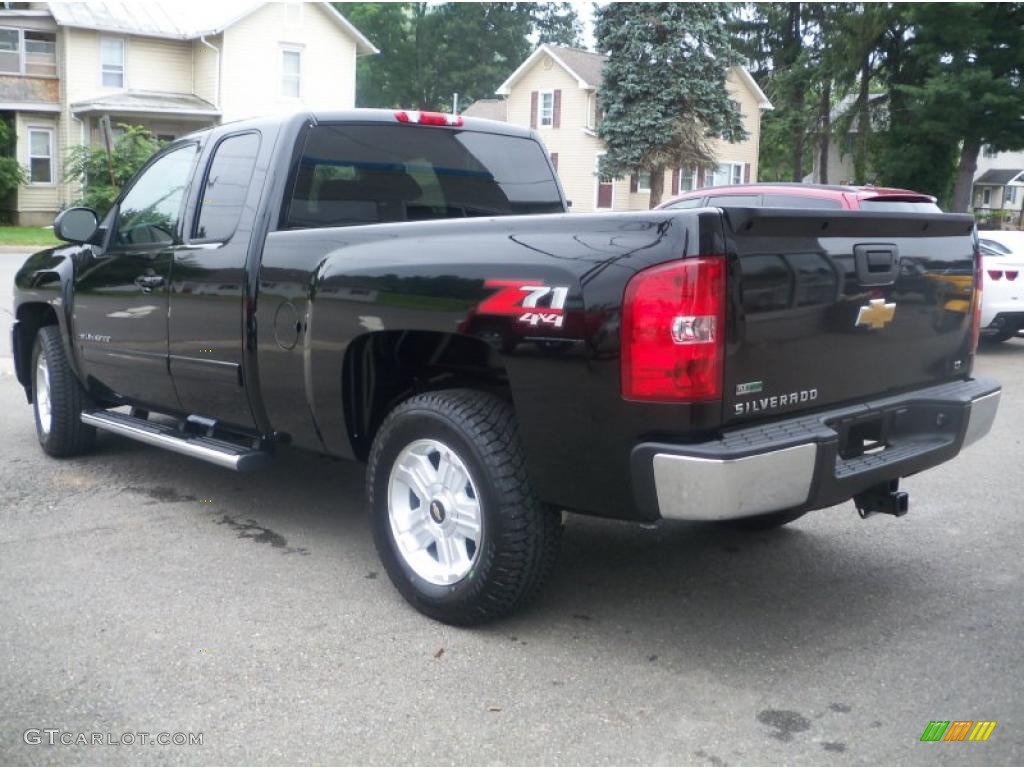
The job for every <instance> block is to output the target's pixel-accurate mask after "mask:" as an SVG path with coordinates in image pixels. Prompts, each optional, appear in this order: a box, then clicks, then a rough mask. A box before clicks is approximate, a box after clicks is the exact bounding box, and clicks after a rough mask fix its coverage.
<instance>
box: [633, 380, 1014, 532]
mask: <svg viewBox="0 0 1024 768" xmlns="http://www.w3.org/2000/svg"><path fill="white" fill-rule="evenodd" d="M999 395H1000V388H999V385H998V383H996V382H995V381H992V380H990V379H989V380H985V379H971V380H968V381H960V382H951V383H949V384H943V385H939V386H937V387H929V388H927V389H922V390H915V391H913V392H908V393H904V394H902V395H897V396H893V397H888V398H884V399H879V400H876V401H872V402H870V403H866V404H863V405H858V406H853V407H849V408H841V409H835V410H831V411H825V412H822V413H818V414H815V415H813V416H801V417H796V418H793V419H788V420H783V421H777V422H772V423H770V424H765V425H761V426H757V427H752V428H743V429H738V430H734V431H731V432H727V433H725V434H724V435H723V437H722V438H721V439H720V440H715V441H710V442H706V443H699V444H696V445H686V446H683V445H667V444H661V443H644V444H641V445H639V446H637V448H636V449H634V451H633V470H634V472H633V474H634V482H635V487H637V489H638V493H637V496H638V499H637V501H638V504H639V505H641V507H642V508H643V507H644V505H645V504H646V505H647V507H646V508H648V509H649V508H650V505H651V504H655V505H656V507H657V512H658V514H659V515H660V516H661V517H663V518H668V519H673V520H728V519H733V518H741V517H753V516H755V515H760V514H766V513H770V512H777V511H781V510H786V509H819V508H821V507H827V506H831V505H833V504H838V503H840V502H842V501H845V500H847V499H850V498H852V497H853V496H855V495H856V494H858V493H861V492H863V491H864V490H866V489H868V488H870V487H872V486H875V485H877V484H879V483H882V482H885V481H888V480H895V479H898V478H901V477H906V476H907V475H910V474H914V473H915V472H920V471H921V470H923V469H927V468H929V467H932V466H935V465H937V464H941V463H942V462H944V461H947V460H949V459H951V458H953V457H954V456H955V455H956V454H957V453H958V452H959V451H960V450H961V449H962V448H964V447H966V446H968V445H970V444H972V443H974V442H976V441H977V440H979V439H980V438H981V437H983V436H984V435H985V434H986V433H988V431H989V430H990V429H991V428H992V424H993V422H994V421H995V416H996V412H997V411H998V408H999ZM868 423H871V424H878V425H879V426H878V429H881V430H884V434H885V441H884V442H885V447H884V448H882V449H880V450H877V451H872V452H868V453H863V454H861V455H855V456H847V457H844V453H846V452H845V451H843V450H842V447H843V446H845V445H847V442H846V440H847V434H848V433H849V430H850V427H851V426H853V425H857V426H862V425H864V424H868ZM645 484H646V485H645Z"/></svg>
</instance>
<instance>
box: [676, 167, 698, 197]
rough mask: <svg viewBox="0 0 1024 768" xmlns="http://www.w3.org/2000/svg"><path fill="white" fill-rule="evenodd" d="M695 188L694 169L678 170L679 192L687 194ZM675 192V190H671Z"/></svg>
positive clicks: (695, 172) (695, 173)
mask: <svg viewBox="0 0 1024 768" xmlns="http://www.w3.org/2000/svg"><path fill="white" fill-rule="evenodd" d="M696 188H697V169H695V168H680V169H679V190H678V191H679V192H689V191H690V190H692V189H696ZM673 192H675V190H673Z"/></svg>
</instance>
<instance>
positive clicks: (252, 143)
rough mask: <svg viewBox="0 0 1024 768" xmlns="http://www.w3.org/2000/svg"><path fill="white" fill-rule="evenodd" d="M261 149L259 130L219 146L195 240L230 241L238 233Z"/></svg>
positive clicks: (232, 137) (202, 197)
mask: <svg viewBox="0 0 1024 768" xmlns="http://www.w3.org/2000/svg"><path fill="white" fill-rule="evenodd" d="M259 151H260V137H259V134H257V133H243V134H241V135H239V136H229V137H228V138H226V139H224V140H223V141H222V142H221V143H220V144H218V145H217V149H216V150H215V151H214V155H213V161H212V162H211V163H210V170H209V172H208V173H207V174H206V182H205V183H204V185H203V193H202V194H201V195H200V196H199V215H198V216H197V217H196V225H195V233H194V237H195V239H197V240H211V241H216V242H227V241H228V240H230V239H231V236H232V235H233V234H235V229H236V228H237V227H238V220H239V219H240V218H241V217H242V210H243V209H244V207H245V198H246V197H247V196H248V194H249V183H250V182H251V181H252V172H253V168H255V166H256V155H257V153H258V152H259Z"/></svg>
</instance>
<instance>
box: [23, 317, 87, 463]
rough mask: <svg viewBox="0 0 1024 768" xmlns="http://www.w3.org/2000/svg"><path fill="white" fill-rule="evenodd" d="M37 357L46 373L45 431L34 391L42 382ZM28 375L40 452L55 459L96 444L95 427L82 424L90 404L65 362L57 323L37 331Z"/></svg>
mask: <svg viewBox="0 0 1024 768" xmlns="http://www.w3.org/2000/svg"><path fill="white" fill-rule="evenodd" d="M40 357H43V358H44V360H45V363H46V369H47V372H48V374H49V376H48V378H49V398H48V399H49V405H50V418H49V422H50V428H49V429H48V430H47V429H45V428H44V425H43V417H42V416H41V414H40V407H41V406H40V398H39V392H38V391H37V390H38V387H39V386H41V385H42V383H41V379H40V373H39V359H40ZM29 375H30V377H31V381H32V404H33V405H32V413H33V415H34V416H35V422H36V436H37V437H38V438H39V444H40V445H41V446H42V448H43V451H44V452H46V453H47V454H48V455H50V456H54V457H57V458H64V457H67V456H79V455H81V454H83V453H88V452H89V451H91V450H92V449H93V448H94V447H95V445H96V430H95V429H94V428H93V427H90V426H87V425H85V424H83V423H82V420H81V414H82V411H83V410H85V409H87V408H89V407H90V406H91V404H92V403H91V400H90V398H89V395H88V393H87V392H86V391H85V389H84V388H83V387H82V385H81V383H79V381H78V379H77V378H76V377H75V374H74V372H72V370H71V366H70V365H69V364H68V359H67V355H65V354H64V344H63V342H62V340H61V336H60V329H59V328H58V327H57V326H55V325H47V326H43V327H42V328H40V329H39V332H38V333H37V334H36V343H35V347H34V349H33V350H32V369H31V371H29Z"/></svg>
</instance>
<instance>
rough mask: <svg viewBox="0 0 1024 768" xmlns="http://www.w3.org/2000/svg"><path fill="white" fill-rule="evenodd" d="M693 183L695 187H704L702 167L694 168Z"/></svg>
mask: <svg viewBox="0 0 1024 768" xmlns="http://www.w3.org/2000/svg"><path fill="white" fill-rule="evenodd" d="M693 184H694V188H696V189H703V188H704V169H703V168H696V169H695V170H694V173H693Z"/></svg>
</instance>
